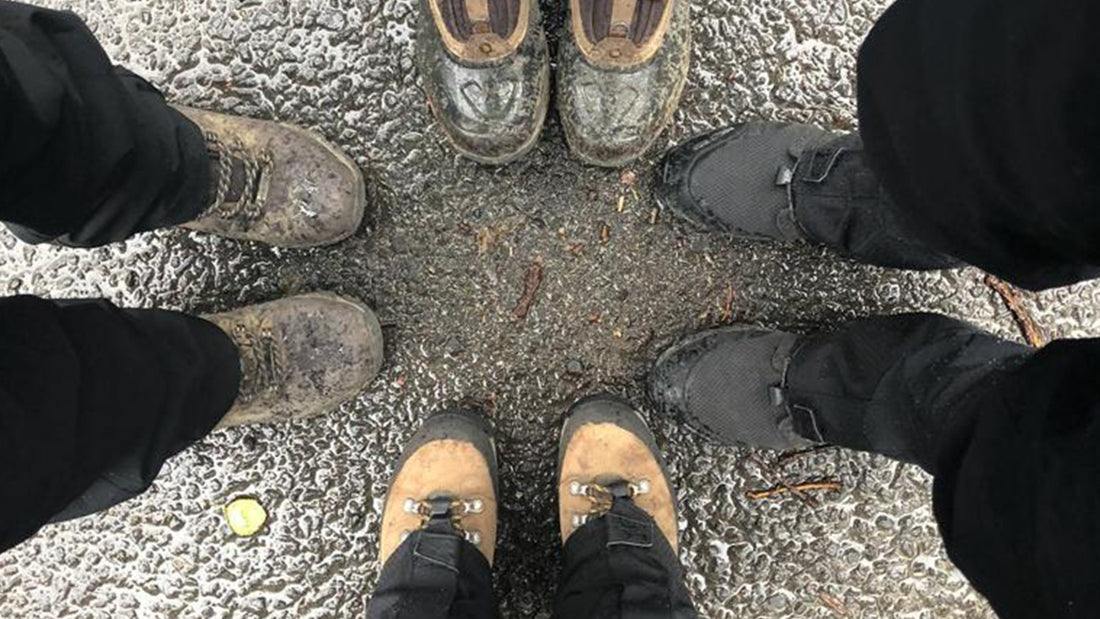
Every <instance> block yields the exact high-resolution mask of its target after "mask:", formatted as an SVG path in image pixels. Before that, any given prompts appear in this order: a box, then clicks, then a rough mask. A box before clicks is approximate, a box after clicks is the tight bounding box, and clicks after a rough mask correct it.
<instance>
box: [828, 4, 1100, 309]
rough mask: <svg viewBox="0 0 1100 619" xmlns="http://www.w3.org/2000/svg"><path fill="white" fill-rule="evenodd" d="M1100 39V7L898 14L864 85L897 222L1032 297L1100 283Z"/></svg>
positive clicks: (867, 50)
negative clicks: (1054, 289) (1098, 40)
mask: <svg viewBox="0 0 1100 619" xmlns="http://www.w3.org/2000/svg"><path fill="white" fill-rule="evenodd" d="M1098 30H1100V2H1095V1H1094V0H898V1H897V2H896V3H895V4H894V5H893V6H891V7H890V8H889V9H888V10H887V11H886V13H885V14H884V15H883V17H882V19H881V20H880V21H879V22H878V23H877V24H876V25H875V27H874V29H873V30H872V31H871V33H870V35H869V36H868V38H867V40H866V42H865V43H864V45H863V48H862V49H861V50H860V55H859V67H858V74H857V79H858V83H859V87H858V107H859V121H860V134H861V137H862V139H863V143H864V147H865V149H866V156H867V163H868V164H869V165H870V167H871V168H872V169H873V170H874V171H875V173H876V175H877V176H878V178H879V179H881V181H882V184H883V185H884V186H885V187H886V190H887V191H888V192H889V194H890V197H891V198H892V200H890V201H887V202H886V203H885V204H887V206H888V207H889V208H890V209H891V211H892V213H890V216H889V217H888V218H887V219H888V220H894V219H896V220H897V222H898V223H899V224H900V225H901V226H902V227H903V228H904V230H905V232H906V233H907V235H911V236H912V237H914V238H915V239H918V240H920V241H922V242H923V243H924V244H925V245H927V246H929V247H931V248H933V249H935V250H939V251H940V252H943V253H946V254H948V255H950V256H953V257H954V258H958V259H961V260H963V261H965V262H967V263H969V264H973V265H976V266H978V267H981V268H983V269H985V270H986V271H989V272H990V273H993V274H995V275H997V276H999V277H1001V278H1003V279H1005V280H1007V281H1010V282H1013V283H1015V284H1017V285H1020V286H1023V287H1025V288H1029V289H1033V290H1039V289H1045V288H1051V287H1055V286H1061V285H1065V284H1071V283H1074V282H1078V281H1081V280H1084V279H1092V278H1095V277H1098V276H1100V114H1097V110H1098V109H1100V62H1098V61H1097V58H1098V54H1097V49H1096V32H1097V31H1098ZM887 223H888V224H889V221H888V222H887ZM837 240H838V241H839V242H841V243H848V242H851V241H852V239H845V238H842V237H838V238H837Z"/></svg>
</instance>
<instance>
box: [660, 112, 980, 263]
mask: <svg viewBox="0 0 1100 619" xmlns="http://www.w3.org/2000/svg"><path fill="white" fill-rule="evenodd" d="M660 170H661V172H660V178H659V179H658V187H657V201H658V202H659V203H660V204H661V206H662V207H663V208H665V209H667V210H669V211H672V212H673V213H674V214H676V215H677V216H679V217H680V218H681V219H684V220H685V221H687V222H689V223H691V224H693V225H695V226H697V227H701V228H709V229H713V230H720V231H723V232H728V233H731V234H733V235H734V236H736V237H741V238H751V239H771V240H779V241H808V242H811V243H818V244H823V245H827V246H828V247H830V248H832V249H833V250H834V251H836V252H838V253H840V254H841V255H844V256H847V257H850V258H853V259H855V260H858V261H861V262H865V263H868V264H874V265H878V266H884V267H895V268H906V269H944V268H952V267H957V266H960V265H961V263H960V261H958V260H956V259H955V258H952V257H950V256H947V255H945V254H943V253H941V252H939V251H936V250H934V249H932V248H930V247H928V246H926V245H925V244H923V243H922V242H921V241H919V240H918V239H917V238H916V237H915V236H914V235H912V234H911V233H909V232H908V231H906V230H905V228H904V227H903V226H902V224H901V223H900V222H899V221H898V220H897V213H898V208H897V207H896V205H895V204H894V203H893V201H892V200H891V198H890V197H889V196H888V195H887V193H886V190H885V189H884V188H883V187H882V185H881V183H880V182H879V181H878V178H877V176H876V175H875V173H874V172H873V171H872V170H871V169H870V167H868V165H867V163H866V157H865V154H864V151H863V142H862V140H861V139H860V138H859V136H858V135H855V134H836V133H830V132H827V131H824V130H821V129H818V128H816V127H812V126H809V125H800V124H786V123H775V122H749V123H745V124H740V125H735V126H733V127H729V128H726V129H719V130H717V131H713V132H711V133H707V134H703V135H700V136H697V137H695V138H692V139H691V140H688V141H687V142H685V143H683V144H681V145H679V146H677V147H675V148H673V149H671V150H670V151H669V152H668V153H667V154H666V155H665V158H664V162H663V164H662V165H661V168H660Z"/></svg>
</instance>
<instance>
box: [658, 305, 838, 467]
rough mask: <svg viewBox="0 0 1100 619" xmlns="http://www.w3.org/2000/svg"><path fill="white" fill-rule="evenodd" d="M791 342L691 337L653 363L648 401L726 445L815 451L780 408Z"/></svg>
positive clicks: (755, 334) (723, 334)
mask: <svg viewBox="0 0 1100 619" xmlns="http://www.w3.org/2000/svg"><path fill="white" fill-rule="evenodd" d="M797 340H798V337H797V336H795V335H792V334H790V333H783V332H781V331H766V330H763V329H757V328H754V327H748V326H736V327H728V328H724V329H714V330H711V331H704V332H702V333H697V334H695V335H693V336H691V337H688V338H687V339H685V340H683V341H681V342H680V343H678V344H676V345H675V346H673V347H672V348H670V349H668V350H667V351H665V352H664V354H662V355H661V357H660V358H659V359H658V360H657V364H656V365H655V366H654V368H653V372H652V374H651V375H650V378H649V391H650V397H651V398H652V399H653V401H654V403H655V404H656V405H657V407H658V408H659V409H660V410H662V411H663V412H664V413H666V414H669V415H673V416H675V417H677V418H678V419H679V420H681V421H683V422H684V423H687V424H688V426H689V427H691V428H693V429H695V430H696V431H698V432H699V433H701V434H703V435H704V436H706V437H708V438H710V439H711V440H714V441H717V442H720V443H724V444H727V445H748V446H751V447H761V448H765V449H777V450H788V449H800V448H803V447H807V446H810V445H813V444H816V443H817V442H819V441H816V440H815V441H811V440H809V439H807V438H804V437H803V436H802V435H800V434H798V433H797V432H796V431H795V424H794V421H793V418H792V416H791V413H790V410H789V407H788V406H787V403H786V402H785V401H784V395H783V388H784V384H785V380H786V372H787V367H788V364H789V363H790V359H791V355H792V353H793V351H794V349H795V346H796V343H797ZM817 438H820V433H818V436H817Z"/></svg>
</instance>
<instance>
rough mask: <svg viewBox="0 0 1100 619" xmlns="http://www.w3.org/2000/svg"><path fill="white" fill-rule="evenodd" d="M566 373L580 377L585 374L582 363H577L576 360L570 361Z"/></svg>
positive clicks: (566, 365) (566, 366)
mask: <svg viewBox="0 0 1100 619" xmlns="http://www.w3.org/2000/svg"><path fill="white" fill-rule="evenodd" d="M565 371H566V372H567V373H569V374H572V375H574V376H578V375H580V374H583V373H584V365H582V364H581V362H580V361H577V360H576V359H570V360H569V361H568V362H567V363H566V364H565Z"/></svg>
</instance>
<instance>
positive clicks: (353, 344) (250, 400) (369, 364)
mask: <svg viewBox="0 0 1100 619" xmlns="http://www.w3.org/2000/svg"><path fill="white" fill-rule="evenodd" d="M203 318H205V319H206V320H209V321H210V322H212V323H214V324H215V325H217V326H218V327H219V328H220V329H221V330H222V331H225V332H226V334H228V335H229V337H230V338H231V339H232V340H233V342H234V343H235V344H236V345H237V350H238V352H239V353H240V357H241V386H240V390H239V392H238V395H237V400H236V401H235V402H234V403H233V407H232V408H231V409H230V410H229V412H228V413H226V415H225V417H224V418H223V419H222V421H221V423H220V424H218V425H219V427H227V426H235V425H241V424H251V423H269V422H276V421H288V420H293V419H306V418H309V417H314V416H316V415H320V414H322V413H326V412H328V411H330V410H332V409H334V408H336V407H337V406H339V405H340V404H341V403H342V402H344V401H345V400H348V399H350V398H352V397H354V396H355V395H357V394H358V393H359V392H361V391H362V390H363V389H365V388H366V387H367V385H368V384H370V382H371V381H372V380H373V379H374V377H375V376H376V375H377V374H378V371H379V369H381V367H382V328H381V326H380V325H379V324H378V319H377V318H375V316H374V313H373V312H372V311H371V310H370V309H369V308H367V307H366V306H365V305H363V304H362V303H359V302H358V301H352V300H350V299H345V298H343V297H339V296H337V295H334V294H328V293H315V294H306V295H301V296H296V297H289V298H286V299H280V300H278V301H271V302H270V303H262V304H259V305H252V306H249V307H244V308H241V309H238V310H234V311H231V312H225V313H223V314H214V315H210V316H204V317H203Z"/></svg>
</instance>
